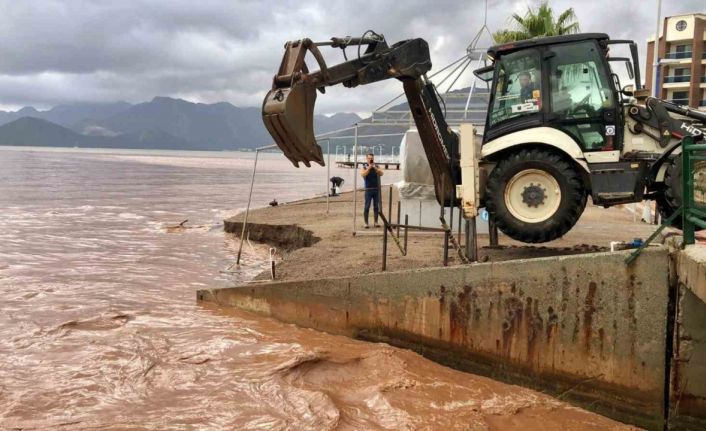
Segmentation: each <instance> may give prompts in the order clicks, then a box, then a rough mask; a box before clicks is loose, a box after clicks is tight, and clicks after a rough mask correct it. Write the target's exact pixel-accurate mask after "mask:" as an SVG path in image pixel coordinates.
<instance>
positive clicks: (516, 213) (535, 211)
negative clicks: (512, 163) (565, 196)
mask: <svg viewBox="0 0 706 431" xmlns="http://www.w3.org/2000/svg"><path fill="white" fill-rule="evenodd" d="M559 204H561V189H560V188H559V182H558V181H557V180H556V178H554V177H553V176H552V175H551V174H550V173H548V172H546V171H543V170H540V169H526V170H524V171H520V172H518V173H517V174H515V176H513V177H512V178H511V179H510V181H509V182H508V183H507V186H506V187H505V206H506V207H507V210H508V211H509V212H510V214H512V216H513V217H515V218H517V219H519V220H522V221H524V222H527V223H539V222H543V221H545V220H547V219H549V218H550V217H551V216H552V215H554V214H555V213H556V212H557V210H558V209H559Z"/></svg>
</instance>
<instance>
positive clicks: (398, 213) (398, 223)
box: [397, 199, 402, 238]
mask: <svg viewBox="0 0 706 431" xmlns="http://www.w3.org/2000/svg"><path fill="white" fill-rule="evenodd" d="M401 212H402V202H400V200H399V199H398V200H397V238H399V237H400V213H401Z"/></svg>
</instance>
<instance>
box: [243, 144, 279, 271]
mask: <svg viewBox="0 0 706 431" xmlns="http://www.w3.org/2000/svg"><path fill="white" fill-rule="evenodd" d="M275 147H277V146H276V145H268V146H266V147H260V148H257V149H255V163H253V167H252V177H251V178H250V193H249V194H248V206H247V207H245V218H244V219H243V229H242V230H241V231H240V245H239V246H238V258H237V259H236V261H235V264H236V265H240V256H241V255H242V254H243V242H244V241H245V227H246V226H247V224H248V215H249V214H250V204H251V203H252V190H253V187H254V186H255V172H257V158H258V156H259V155H260V150H268V149H270V148H275Z"/></svg>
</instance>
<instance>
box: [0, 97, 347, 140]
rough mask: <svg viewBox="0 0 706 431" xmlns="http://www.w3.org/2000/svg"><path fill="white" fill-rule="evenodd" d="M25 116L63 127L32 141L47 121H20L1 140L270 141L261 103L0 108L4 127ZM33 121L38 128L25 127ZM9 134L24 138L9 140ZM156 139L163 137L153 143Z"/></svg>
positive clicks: (164, 100)
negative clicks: (244, 105)
mask: <svg viewBox="0 0 706 431" xmlns="http://www.w3.org/2000/svg"><path fill="white" fill-rule="evenodd" d="M25 118H32V119H41V120H45V122H51V123H55V124H54V125H59V126H62V129H63V130H61V132H60V133H59V134H58V135H57V142H54V143H49V142H47V143H44V144H39V143H34V144H32V142H39V141H42V142H44V140H43V139H44V138H49V136H45V135H44V133H45V129H47V128H48V125H47V124H44V123H36V122H27V121H23V122H20V123H18V124H14V125H13V126H12V127H10V128H9V129H6V134H4V135H3V136H0V145H49V146H67V143H68V142H70V141H71V140H72V139H73V140H76V141H77V142H81V143H82V144H81V145H78V146H88V147H93V146H97V145H98V143H104V144H106V145H108V144H109V145H110V147H111V148H112V147H115V146H116V145H118V144H119V143H121V142H123V143H124V144H125V145H129V146H128V147H125V148H175V149H189V150H235V149H252V148H256V147H260V146H263V145H268V144H270V143H271V142H272V139H271V138H270V136H269V134H268V133H267V131H266V130H265V127H264V125H263V123H262V118H261V114H260V108H252V107H247V108H239V107H237V106H234V105H232V104H230V103H226V102H221V103H214V104H204V103H193V102H189V101H186V100H182V99H173V98H169V97H155V98H154V99H152V100H151V101H149V102H145V103H139V104H136V105H131V104H128V103H125V102H117V103H109V104H76V105H62V106H57V107H55V108H53V109H50V110H48V111H37V110H36V109H34V108H32V107H25V108H22V109H21V110H19V111H16V112H2V111H0V125H2V124H4V125H8V126H9V125H10V124H12V123H13V122H15V121H17V120H19V119H25ZM359 120H360V117H359V116H358V115H356V114H350V113H339V114H335V115H333V116H331V117H327V116H323V115H317V116H316V117H315V120H314V123H315V125H316V129H317V133H322V132H328V131H333V130H337V129H341V128H344V127H347V126H350V125H352V124H354V123H355V122H356V121H359ZM33 124H36V125H37V127H40V130H39V131H36V132H35V131H31V130H28V129H27V127H28V126H31V125H33ZM39 124H41V126H40V125H39ZM67 129H70V130H67ZM58 130H59V129H57V132H58ZM67 131H68V132H74V135H70V138H69V136H68V135H67ZM38 138H42V139H38ZM104 138H112V139H104ZM8 139H9V140H10V141H12V142H23V143H21V144H17V143H9V142H10V141H8ZM160 139H163V140H164V142H158V141H159V140H160ZM59 142H60V143H59ZM69 146H74V145H69Z"/></svg>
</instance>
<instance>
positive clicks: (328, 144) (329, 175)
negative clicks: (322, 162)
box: [325, 139, 331, 214]
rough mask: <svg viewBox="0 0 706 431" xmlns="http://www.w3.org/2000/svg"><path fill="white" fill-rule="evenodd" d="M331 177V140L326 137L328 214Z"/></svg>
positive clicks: (327, 210) (327, 209)
mask: <svg viewBox="0 0 706 431" xmlns="http://www.w3.org/2000/svg"><path fill="white" fill-rule="evenodd" d="M330 178H331V140H330V139H326V189H325V190H326V214H328V212H329V205H330V202H329V198H330V195H331V193H330V191H329V189H328V182H329V179H330Z"/></svg>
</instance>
